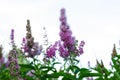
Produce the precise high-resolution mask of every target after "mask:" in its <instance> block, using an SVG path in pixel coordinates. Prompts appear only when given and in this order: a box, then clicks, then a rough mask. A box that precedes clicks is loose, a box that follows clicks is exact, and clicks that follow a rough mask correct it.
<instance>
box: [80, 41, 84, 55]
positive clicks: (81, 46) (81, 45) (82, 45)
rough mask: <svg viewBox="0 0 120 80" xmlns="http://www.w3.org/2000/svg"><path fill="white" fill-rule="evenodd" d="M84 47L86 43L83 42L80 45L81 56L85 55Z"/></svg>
mask: <svg viewBox="0 0 120 80" xmlns="http://www.w3.org/2000/svg"><path fill="white" fill-rule="evenodd" d="M84 45H85V42H84V41H81V43H80V45H79V52H80V54H83V53H84V51H83V47H84Z"/></svg>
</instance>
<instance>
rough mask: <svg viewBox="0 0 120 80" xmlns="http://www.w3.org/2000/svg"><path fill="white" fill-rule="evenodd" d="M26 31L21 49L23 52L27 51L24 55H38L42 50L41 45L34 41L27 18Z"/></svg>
mask: <svg viewBox="0 0 120 80" xmlns="http://www.w3.org/2000/svg"><path fill="white" fill-rule="evenodd" d="M26 31H27V33H26V38H23V41H22V48H21V49H22V50H23V52H24V53H28V55H27V56H26V57H32V58H33V57H34V56H35V55H40V53H41V52H42V46H41V45H40V46H39V43H38V42H34V38H33V37H32V32H31V26H30V21H29V20H27V25H26Z"/></svg>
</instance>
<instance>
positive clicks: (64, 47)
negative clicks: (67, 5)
mask: <svg viewBox="0 0 120 80" xmlns="http://www.w3.org/2000/svg"><path fill="white" fill-rule="evenodd" d="M60 22H61V25H60V33H59V35H60V39H61V42H62V43H63V44H61V45H59V47H60V48H59V51H60V55H61V56H62V57H68V56H69V55H71V53H75V54H73V55H78V56H79V55H81V54H82V53H83V52H84V51H83V47H84V44H85V42H84V41H81V43H80V45H79V47H78V48H77V46H76V40H75V37H74V36H72V31H71V30H70V27H69V25H68V24H67V18H66V14H65V9H64V8H63V9H61V16H60Z"/></svg>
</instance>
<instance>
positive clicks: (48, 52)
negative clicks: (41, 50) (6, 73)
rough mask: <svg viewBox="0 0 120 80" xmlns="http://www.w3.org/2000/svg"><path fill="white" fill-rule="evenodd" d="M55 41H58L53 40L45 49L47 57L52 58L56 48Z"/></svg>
mask: <svg viewBox="0 0 120 80" xmlns="http://www.w3.org/2000/svg"><path fill="white" fill-rule="evenodd" d="M57 43H58V42H55V44H54V45H52V46H50V47H49V48H48V49H47V51H46V57H47V58H53V57H54V56H55V52H56V50H57Z"/></svg>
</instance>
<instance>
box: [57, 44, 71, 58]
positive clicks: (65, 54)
mask: <svg viewBox="0 0 120 80" xmlns="http://www.w3.org/2000/svg"><path fill="white" fill-rule="evenodd" d="M58 50H59V52H60V56H61V57H63V58H67V57H68V56H69V55H70V53H69V52H68V51H67V50H66V49H65V48H64V46H62V45H61V43H59V49H58Z"/></svg>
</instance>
